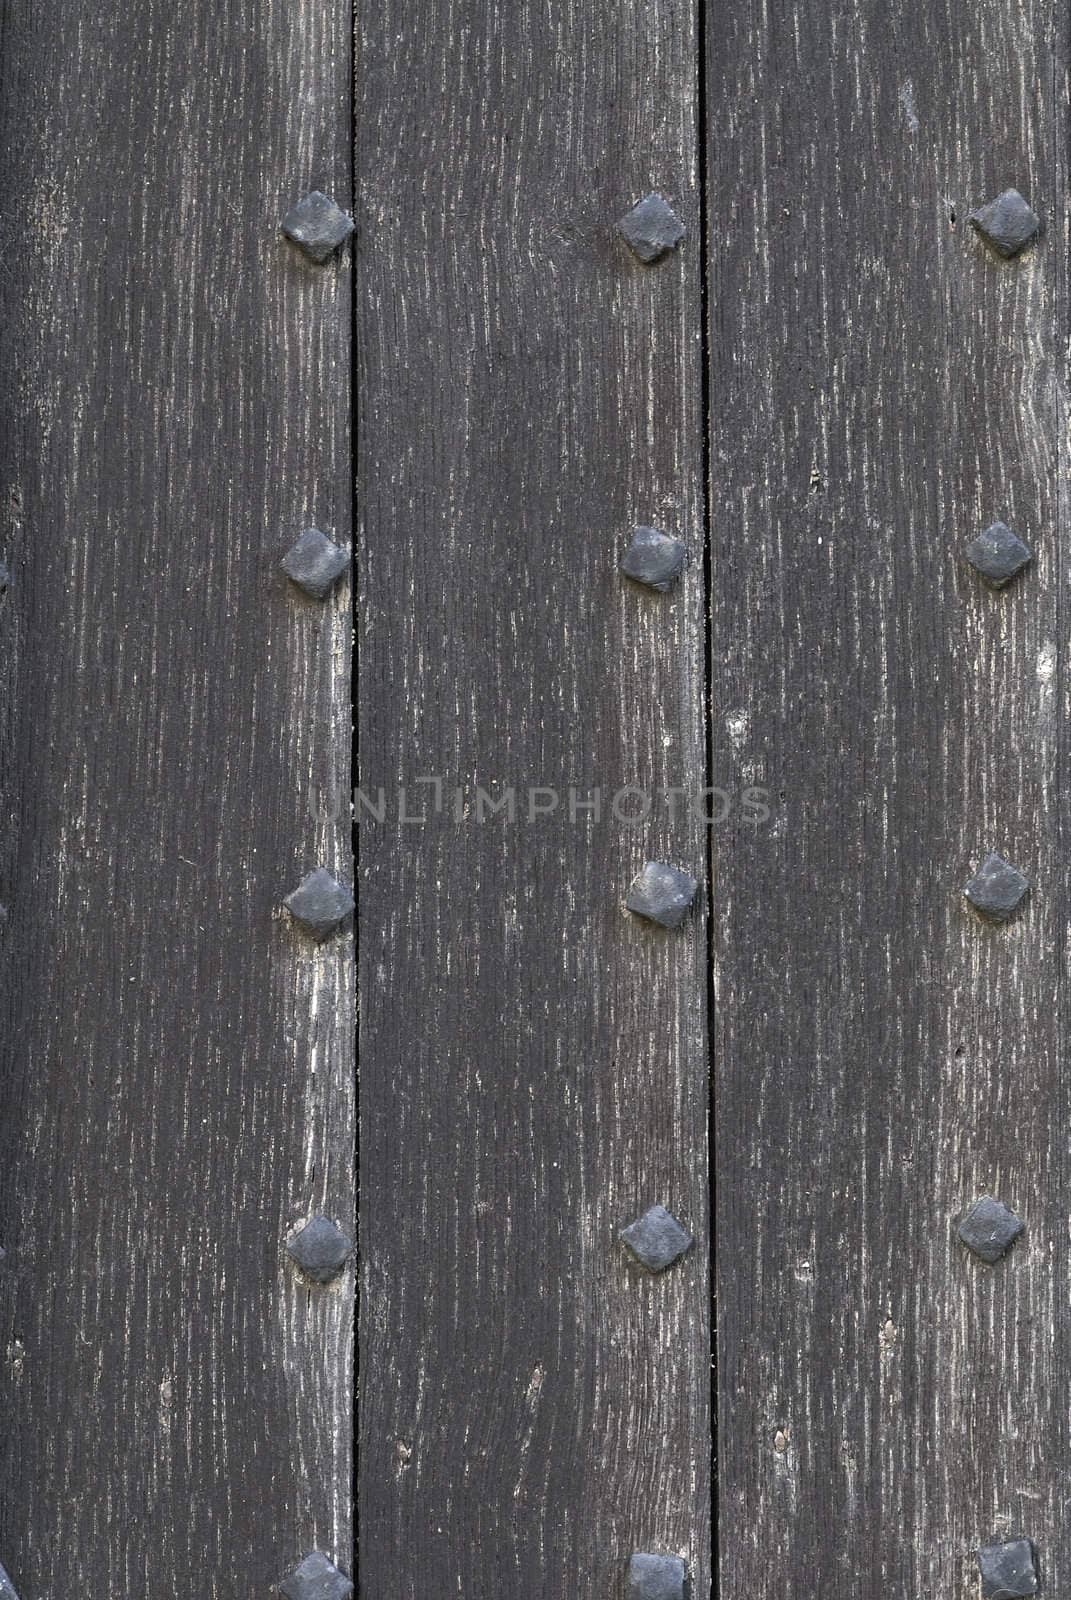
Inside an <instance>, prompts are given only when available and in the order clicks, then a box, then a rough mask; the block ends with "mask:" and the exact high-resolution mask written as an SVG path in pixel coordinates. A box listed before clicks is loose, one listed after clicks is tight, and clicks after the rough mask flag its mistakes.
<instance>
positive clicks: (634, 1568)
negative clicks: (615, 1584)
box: [627, 1551, 688, 1600]
mask: <svg viewBox="0 0 1071 1600" xmlns="http://www.w3.org/2000/svg"><path fill="white" fill-rule="evenodd" d="M687 1583H688V1569H687V1567H686V1566H685V1565H684V1562H683V1561H682V1560H681V1558H680V1556H655V1555H649V1554H647V1553H645V1552H642V1551H637V1553H636V1554H635V1555H634V1556H633V1557H632V1559H631V1561H630V1562H629V1564H628V1588H627V1592H628V1597H629V1600H685V1595H686V1589H687Z"/></svg>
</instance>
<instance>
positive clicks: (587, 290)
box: [357, 0, 710, 1600]
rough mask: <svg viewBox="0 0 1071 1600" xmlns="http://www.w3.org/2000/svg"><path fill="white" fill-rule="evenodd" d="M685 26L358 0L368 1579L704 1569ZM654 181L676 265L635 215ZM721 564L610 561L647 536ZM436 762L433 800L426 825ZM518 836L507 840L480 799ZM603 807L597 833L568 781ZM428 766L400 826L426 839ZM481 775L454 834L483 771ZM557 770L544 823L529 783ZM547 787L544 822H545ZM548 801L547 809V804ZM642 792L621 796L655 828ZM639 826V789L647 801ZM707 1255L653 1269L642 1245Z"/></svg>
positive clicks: (705, 1365)
mask: <svg viewBox="0 0 1071 1600" xmlns="http://www.w3.org/2000/svg"><path fill="white" fill-rule="evenodd" d="M695 64H696V41H695V37H694V33H693V31H692V17H691V13H690V12H689V11H688V10H687V9H686V8H682V7H680V6H679V5H677V4H675V3H674V0H656V3H654V4H651V3H648V0H644V3H642V4H640V3H634V0H624V3H615V4H613V5H611V4H608V3H602V0H600V3H597V4H595V5H591V6H584V7H578V6H576V5H574V4H571V3H565V0H550V3H545V0H540V3H539V4H530V3H528V0H522V3H521V4H520V5H519V6H512V7H505V6H500V5H497V4H494V3H492V0H430V3H429V4H428V5H426V6H424V7H423V8H422V9H421V11H420V14H419V17H418V16H416V15H415V14H414V12H413V9H412V7H411V6H408V5H403V4H401V3H400V0H384V3H383V4H381V5H379V6H377V7H362V8H359V12H358V59H357V74H358V78H357V81H358V112H357V151H358V157H357V166H358V172H359V191H358V193H359V203H358V224H359V228H360V241H361V242H360V249H359V257H358V260H359V267H358V295H357V306H358V323H357V339H358V352H359V393H358V405H359V412H358V415H359V422H358V462H359V525H360V535H359V537H360V548H359V574H360V593H359V600H358V616H359V683H360V693H359V696H358V714H359V745H360V758H359V767H360V776H361V784H362V789H363V791H364V792H365V793H366V794H367V795H368V796H369V797H370V798H371V799H373V800H375V799H376V798H377V796H378V792H379V790H380V788H381V787H382V788H383V789H384V791H385V802H386V807H387V810H386V815H385V818H384V821H383V822H381V823H377V822H376V821H374V819H373V818H372V817H371V816H370V815H368V814H366V816H365V820H364V823H363V826H362V830H361V838H360V849H359V853H360V874H359V875H360V886H361V897H360V941H359V943H360V951H359V964H360V990H361V1034H360V1058H361V1107H362V1109H361V1174H362V1178H361V1214H362V1282H361V1304H362V1314H361V1315H362V1320H361V1327H362V1332H361V1342H360V1350H361V1362H360V1365H361V1411H360V1430H359V1431H360V1497H361V1499H360V1504H361V1516H360V1550H361V1570H362V1582H363V1585H364V1586H365V1587H367V1589H368V1592H369V1593H373V1592H374V1593H375V1594H376V1595H377V1597H380V1600H403V1597H404V1600H411V1597H412V1596H413V1595H416V1594H427V1595H432V1594H434V1595H441V1596H446V1595H457V1596H464V1600H490V1597H492V1596H498V1595H501V1594H504V1593H508V1594H510V1595H512V1596H514V1597H516V1600H536V1597H539V1600H543V1597H545V1596H547V1595H567V1594H573V1593H577V1594H585V1595H591V1596H603V1597H611V1596H616V1595H618V1594H619V1593H620V1592H621V1591H622V1587H623V1574H624V1566H625V1562H626V1560H627V1557H628V1555H629V1553H630V1552H631V1551H632V1550H633V1549H635V1548H640V1549H654V1550H666V1551H673V1552H680V1553H682V1554H684V1555H686V1556H687V1558H688V1560H689V1562H690V1564H691V1568H692V1571H693V1574H694V1578H695V1583H696V1593H705V1592H706V1588H707V1585H708V1584H709V1481H708V1477H709V1455H710V1445H709V1435H708V1402H709V1389H710V1374H709V1297H708V1273H707V1266H706V1257H707V1247H708V1243H709V1232H708V1224H707V1216H706V1212H707V1205H708V1186H707V1169H706V1158H705V1150H706V1119H707V1079H708V1068H707V1054H706V1045H705V1017H704V1012H705V994H706V957H705V943H704V919H703V914H702V911H700V914H699V915H697V916H696V917H695V918H694V919H693V920H692V921H691V922H690V923H689V924H688V926H687V927H686V928H685V929H684V930H683V931H682V932H681V933H680V935H679V936H667V935H666V934H665V933H662V932H659V931H658V930H651V929H649V928H645V927H643V926H641V925H640V924H638V923H637V922H636V921H635V920H634V919H632V918H630V916H629V915H628V914H627V913H626V912H625V911H624V909H623V904H622V902H623V899H624V894H625V891H626V889H627V886H628V884H629V882H630V880H631V878H632V877H633V875H634V874H635V872H636V871H637V870H638V869H639V867H640V866H641V865H642V863H643V861H644V859H645V858H646V857H648V856H650V857H652V858H654V859H660V858H661V859H666V860H669V861H673V862H676V863H679V864H682V865H685V866H688V867H691V868H693V869H695V870H697V871H698V873H699V875H700V876H703V863H704V855H705V848H706V840H705V830H704V829H703V827H702V826H701V825H700V824H699V823H698V821H697V820H696V817H695V816H694V814H693V815H689V814H688V812H687V810H686V809H685V807H684V806H683V805H680V806H679V807H678V813H679V814H678V816H677V818H676V821H671V820H670V817H669V808H668V806H666V805H665V804H662V803H659V804H657V805H656V806H655V808H654V810H653V812H652V815H651V817H650V819H649V820H648V821H647V822H646V823H645V824H644V825H642V826H637V827H631V828H630V827H627V826H624V825H622V824H620V823H618V822H617V821H615V820H614V819H613V818H612V816H611V814H610V812H611V800H612V796H613V794H614V792H615V791H616V790H617V789H619V788H620V787H621V786H622V785H624V784H635V785H637V786H639V787H641V788H643V789H645V790H650V791H653V790H654V789H656V788H657V787H659V786H661V787H662V788H667V787H670V786H682V787H684V788H686V789H688V790H694V789H696V788H698V787H701V786H702V784H703V781H704V780H703V771H704V763H703V720H704V719H703V710H702V707H703V670H702V661H703V638H702V634H703V602H704V596H703V581H702V561H701V552H702V517H703V507H702V491H701V481H702V464H701V457H702V423H701V382H700V362H699V335H700V326H701V324H700V304H699V264H700V249H699V237H698V203H697V183H696V170H695V148H696V144H695V131H694V130H695V117H696V99H695V85H696V71H695ZM652 188H657V189H659V190H661V191H662V192H663V193H664V194H665V195H666V197H667V198H668V199H669V200H670V201H671V203H672V204H673V205H674V206H675V207H676V208H677V209H678V210H679V212H680V214H681V216H682V218H683V220H684V221H685V223H686V224H687V226H688V229H689V235H688V239H687V241H686V243H685V245H684V247H683V249H682V251H681V252H680V253H679V254H677V255H673V256H671V257H670V258H668V259H667V260H666V261H664V262H663V263H662V264H660V265H658V266H655V267H654V268H651V269H644V268H643V267H641V266H640V265H639V263H638V262H637V261H636V260H635V258H634V257H632V256H631V255H630V254H629V252H628V251H627V249H626V247H625V246H624V245H623V243H622V242H621V241H620V240H619V239H618V238H617V237H616V235H615V232H614V228H613V223H614V220H615V219H616V218H617V217H618V216H620V215H621V214H622V213H623V212H624V211H625V210H626V209H627V208H628V207H629V206H630V205H631V204H633V203H634V202H635V201H636V200H638V199H639V198H640V197H641V196H642V195H644V194H645V193H647V192H648V190H650V189H652ZM637 522H652V523H654V524H656V525H659V526H662V527H664V528H666V529H668V530H670V531H674V532H679V533H680V534H681V535H682V536H683V537H684V538H685V539H686V541H687V543H688V545H689V548H690V551H691V564H690V566H689V569H688V571H687V573H686V576H685V578H684V581H683V584H682V586H681V587H680V588H678V589H677V590H676V591H675V592H674V593H673V594H671V595H668V596H665V597H661V598H660V597H658V596H653V595H650V594H644V593H642V592H640V591H639V590H637V589H635V588H633V587H632V586H631V585H630V584H628V583H626V582H625V581H624V580H623V579H621V578H620V576H619V574H618V572H617V570H616V567H617V561H618V559H619V557H620V554H621V553H622V550H623V547H624V544H625V542H626V541H627V538H628V535H629V532H630V529H631V527H632V525H633V524H634V523H637ZM421 777H425V778H431V777H439V778H441V779H442V781H443V785H444V800H443V811H442V813H441V814H439V815H436V814H435V812H434V787H433V786H432V785H430V784H425V785H423V786H418V784H417V780H418V779H419V778H421ZM481 785H482V786H483V787H484V789H486V790H488V791H489V792H491V793H492V794H494V795H495V796H496V797H497V798H501V797H502V795H503V793H504V791H505V790H506V789H508V788H509V787H513V788H514V789H515V790H516V791H517V796H518V804H519V808H520V810H519V814H518V817H517V820H516V822H515V823H511V822H510V821H509V819H508V816H507V815H506V813H505V812H503V813H502V814H501V815H498V816H485V819H484V820H483V821H482V822H481V821H479V820H478V817H477V802H476V794H475V791H476V788H477V786H481ZM570 785H573V786H575V787H576V789H577V790H578V791H579V794H580V798H581V800H585V799H588V798H589V797H590V791H591V790H592V789H594V788H596V787H601V788H602V790H603V798H604V807H605V812H604V816H603V819H602V820H601V821H598V822H596V821H595V820H594V818H593V816H592V814H591V813H590V812H582V811H581V812H579V813H578V814H577V818H576V820H575V821H574V822H570V818H569V807H568V789H569V787H570ZM402 786H406V787H407V790H408V794H407V802H408V809H409V814H410V815H412V814H416V813H419V812H421V811H423V810H428V811H430V813H431V814H430V816H429V818H428V821H427V822H426V823H425V824H424V825H413V824H408V825H407V824H404V823H402V822H400V821H399V818H398V804H397V801H398V790H399V788H400V787H402ZM457 787H460V788H461V789H462V790H463V792H464V799H463V801H462V807H461V813H460V815H459V816H458V815H456V814H455V810H454V802H453V793H452V791H453V790H454V789H455V788H457ZM530 787H532V788H537V787H545V788H548V789H553V790H555V791H556V792H557V793H558V794H559V795H560V797H561V805H560V808H559V810H558V811H556V812H555V813H554V814H553V815H549V816H544V817H541V818H540V817H537V818H536V819H535V820H534V821H533V822H531V823H529V822H528V821H527V791H528V789H529V788H530ZM537 803H538V802H537ZM544 803H546V804H549V803H550V802H549V799H545V801H544ZM640 805H641V802H639V801H638V800H635V801H633V807H634V808H635V809H637V810H638V809H640ZM622 808H623V807H622ZM655 1201H661V1202H663V1203H665V1204H666V1205H668V1206H669V1207H670V1208H671V1209H672V1210H673V1211H674V1212H675V1213H676V1214H677V1215H679V1216H680V1217H681V1218H682V1219H683V1220H684V1221H685V1222H686V1223H687V1224H688V1225H689V1226H690V1227H691V1229H692V1231H693V1232H694V1233H695V1235H696V1237H697V1240H698V1246H697V1248H696V1250H695V1251H693V1252H692V1254H691V1255H690V1256H689V1257H688V1258H687V1259H686V1260H685V1261H684V1262H683V1263H682V1264H681V1265H680V1266H678V1267H677V1268H675V1269H674V1270H673V1271H671V1272H669V1273H667V1274H666V1275H665V1276H663V1277H660V1278H657V1279H650V1278H644V1277H643V1276H642V1274H641V1273H640V1272H639V1271H638V1269H635V1268H633V1267H630V1266H629V1265H628V1262H627V1260H626V1257H625V1255H624V1252H623V1250H622V1247H621V1246H620V1245H619V1244H617V1243H616V1234H617V1231H618V1230H619V1229H620V1228H621V1227H622V1226H624V1225H625V1224H627V1223H628V1222H630V1221H632V1220H633V1219H634V1217H635V1216H636V1215H638V1213H639V1212H640V1211H642V1210H645V1209H646V1208H647V1207H648V1206H649V1205H650V1204H651V1203H652V1202H655Z"/></svg>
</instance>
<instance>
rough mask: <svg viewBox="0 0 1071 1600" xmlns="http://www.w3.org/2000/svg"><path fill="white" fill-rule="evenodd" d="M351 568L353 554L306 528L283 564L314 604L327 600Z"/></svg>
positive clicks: (290, 577)
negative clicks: (349, 567)
mask: <svg viewBox="0 0 1071 1600" xmlns="http://www.w3.org/2000/svg"><path fill="white" fill-rule="evenodd" d="M349 564H350V555H349V551H348V550H343V549H342V547H341V545H337V544H333V543H332V541H331V540H330V539H329V538H328V537H327V535H326V533H322V532H321V531H320V529H319V528H306V529H305V532H304V533H303V534H302V535H301V538H300V539H299V540H298V541H297V543H296V544H293V545H291V546H290V549H289V550H288V551H287V552H286V555H285V556H284V557H283V559H282V562H281V566H282V569H283V571H284V572H285V573H286V575H287V577H288V578H289V579H290V581H291V583H296V584H297V586H298V588H299V589H302V590H304V592H305V594H307V595H308V596H309V598H310V599H312V600H326V599H327V596H328V595H329V594H330V593H331V590H332V589H333V588H334V586H335V584H336V583H337V582H338V580H339V578H341V576H342V574H343V573H344V572H345V570H346V568H347V567H348V566H349Z"/></svg>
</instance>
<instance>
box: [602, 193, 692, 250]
mask: <svg viewBox="0 0 1071 1600" xmlns="http://www.w3.org/2000/svg"><path fill="white" fill-rule="evenodd" d="M617 231H618V233H620V234H621V236H622V238H623V239H625V240H626V241H627V243H628V244H629V245H631V247H632V249H633V250H634V251H635V252H636V254H637V255H638V256H639V258H640V260H641V261H657V260H658V258H659V256H664V255H665V253H666V251H667V250H673V249H675V248H676V246H677V245H679V244H680V242H681V240H682V239H683V238H684V224H683V223H682V222H681V220H680V218H679V217H678V216H677V215H676V213H675V212H674V211H673V209H672V208H671V207H670V206H669V205H667V204H666V202H665V200H663V199H662V196H661V195H660V194H649V195H646V196H645V197H644V199H642V200H641V201H640V203H639V204H638V205H635V206H633V208H632V210H631V211H629V212H628V213H627V214H626V215H625V216H623V217H622V218H621V220H620V222H619V223H618V224H617Z"/></svg>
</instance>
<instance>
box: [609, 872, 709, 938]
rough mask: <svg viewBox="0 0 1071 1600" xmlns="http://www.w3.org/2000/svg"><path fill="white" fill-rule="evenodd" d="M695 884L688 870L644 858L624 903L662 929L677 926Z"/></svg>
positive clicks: (685, 911) (689, 901)
mask: <svg viewBox="0 0 1071 1600" xmlns="http://www.w3.org/2000/svg"><path fill="white" fill-rule="evenodd" d="M698 887H699V885H698V883H697V882H696V880H695V879H694V878H693V877H692V876H691V874H690V873H687V872H681V871H680V869H679V868H678V867H667V866H666V865H665V863H664V862H662V861H648V863H647V865H646V866H645V867H644V869H643V871H642V872H641V873H640V875H639V877H638V878H636V879H634V880H633V883H632V886H631V888H630V889H629V892H628V895H627V897H626V899H625V905H626V906H627V907H628V909H629V910H630V911H634V912H635V913H636V915H637V916H638V917H646V919H647V921H648V922H657V923H659V924H660V926H661V927H663V928H679V927H680V925H681V923H682V922H683V921H684V919H685V917H686V916H687V915H688V912H689V911H690V910H691V906H692V901H693V900H694V899H695V892H696V890H697V889H698Z"/></svg>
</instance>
